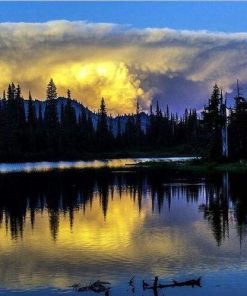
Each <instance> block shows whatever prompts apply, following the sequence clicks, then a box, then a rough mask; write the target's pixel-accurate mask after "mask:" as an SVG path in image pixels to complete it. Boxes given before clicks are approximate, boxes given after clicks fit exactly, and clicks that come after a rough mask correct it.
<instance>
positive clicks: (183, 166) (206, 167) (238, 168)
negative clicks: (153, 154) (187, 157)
mask: <svg viewBox="0 0 247 296" xmlns="http://www.w3.org/2000/svg"><path fill="white" fill-rule="evenodd" d="M136 167H139V168H150V169H151V168H156V169H157V168H159V169H169V170H179V171H194V172H196V171H198V172H213V171H223V172H224V171H228V172H236V173H237V172H247V161H238V162H228V163H218V162H209V161H206V160H203V159H196V160H192V161H185V162H179V161H178V162H172V161H150V162H145V163H138V164H137V165H136Z"/></svg>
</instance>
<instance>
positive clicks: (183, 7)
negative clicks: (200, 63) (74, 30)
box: [0, 1, 247, 32]
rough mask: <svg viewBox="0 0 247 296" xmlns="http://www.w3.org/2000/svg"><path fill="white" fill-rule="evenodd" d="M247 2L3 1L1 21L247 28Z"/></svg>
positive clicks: (213, 28) (233, 30)
mask: <svg viewBox="0 0 247 296" xmlns="http://www.w3.org/2000/svg"><path fill="white" fill-rule="evenodd" d="M246 16H247V2H235V1H234V2H91V1H90V2H72V1H69V2H49V3H48V2H2V3H0V22H45V21H49V20H57V19H66V20H70V21H76V20H87V21H90V22H112V23H120V24H130V25H132V26H134V27H138V28H144V27H169V28H174V29H188V30H209V31H225V32H241V31H247V22H246Z"/></svg>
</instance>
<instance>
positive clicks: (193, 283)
mask: <svg viewBox="0 0 247 296" xmlns="http://www.w3.org/2000/svg"><path fill="white" fill-rule="evenodd" d="M184 286H191V287H192V288H194V287H201V277H199V278H198V279H192V280H188V281H184V282H177V281H175V280H172V283H171V284H160V283H159V284H158V277H157V276H156V277H155V279H154V282H153V285H152V286H151V285H149V284H148V283H146V282H145V281H142V287H143V289H144V290H145V289H153V290H157V289H162V288H175V287H184Z"/></svg>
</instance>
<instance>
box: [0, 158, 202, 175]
mask: <svg viewBox="0 0 247 296" xmlns="http://www.w3.org/2000/svg"><path fill="white" fill-rule="evenodd" d="M197 158H198V157H163V158H162V157H157V158H116V159H103V160H85V161H83V160H80V161H39V162H21V163H0V173H2V174H4V173H13V172H25V173H33V172H50V171H53V170H60V171H62V170H68V169H70V170H71V169H79V170H82V169H100V168H122V167H125V166H128V165H135V164H137V163H144V162H148V161H155V162H158V161H170V162H174V161H188V160H193V159H197Z"/></svg>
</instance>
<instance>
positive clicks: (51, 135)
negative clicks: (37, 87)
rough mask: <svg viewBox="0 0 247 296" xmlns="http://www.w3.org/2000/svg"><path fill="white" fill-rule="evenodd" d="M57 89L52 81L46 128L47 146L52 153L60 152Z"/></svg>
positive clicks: (47, 97)
mask: <svg viewBox="0 0 247 296" xmlns="http://www.w3.org/2000/svg"><path fill="white" fill-rule="evenodd" d="M56 99H57V88H56V85H55V83H54V82H53V79H51V80H50V81H49V83H48V85H47V89H46V107H45V127H46V132H47V145H48V148H49V149H50V151H51V152H52V153H54V152H55V151H57V150H58V144H59V137H60V135H59V120H58V114H57V106H56V105H57V104H56V103H57V102H56Z"/></svg>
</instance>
